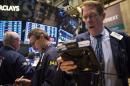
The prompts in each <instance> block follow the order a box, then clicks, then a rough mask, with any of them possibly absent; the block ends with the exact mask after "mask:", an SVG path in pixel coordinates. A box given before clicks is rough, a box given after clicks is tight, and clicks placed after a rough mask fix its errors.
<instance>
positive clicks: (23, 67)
mask: <svg viewBox="0 0 130 86" xmlns="http://www.w3.org/2000/svg"><path fill="white" fill-rule="evenodd" d="M11 41H12V42H11ZM3 44H4V45H3V47H1V48H0V57H2V58H3V59H2V62H1V66H0V85H5V84H13V83H14V81H15V79H16V78H19V77H21V76H23V75H24V76H26V75H25V74H30V75H28V77H29V76H31V69H32V68H31V67H29V66H27V62H26V60H25V58H24V56H22V55H21V54H19V53H18V52H17V51H16V50H17V49H18V48H19V38H18V35H17V34H16V33H14V32H7V33H5V38H4V41H3ZM29 68H30V69H29ZM32 72H33V71H32Z"/></svg>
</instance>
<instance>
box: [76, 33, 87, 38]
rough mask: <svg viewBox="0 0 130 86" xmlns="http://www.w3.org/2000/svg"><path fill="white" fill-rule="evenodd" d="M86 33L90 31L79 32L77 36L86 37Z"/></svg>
mask: <svg viewBox="0 0 130 86" xmlns="http://www.w3.org/2000/svg"><path fill="white" fill-rule="evenodd" d="M86 35H88V32H84V33H81V34H78V35H77V36H76V38H77V37H84V36H86Z"/></svg>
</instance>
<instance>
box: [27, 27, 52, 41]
mask: <svg viewBox="0 0 130 86" xmlns="http://www.w3.org/2000/svg"><path fill="white" fill-rule="evenodd" d="M41 34H43V36H44V38H45V39H47V40H49V39H50V37H49V36H48V34H47V33H46V32H45V31H44V30H42V29H40V28H35V29H33V30H31V31H30V32H29V33H28V38H30V37H31V36H35V37H36V39H39V38H40V36H41Z"/></svg>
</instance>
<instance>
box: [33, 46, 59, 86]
mask: <svg viewBox="0 0 130 86" xmlns="http://www.w3.org/2000/svg"><path fill="white" fill-rule="evenodd" d="M57 57H58V53H57V49H56V47H54V46H53V45H50V46H49V47H48V48H47V49H46V50H45V52H44V56H43V59H42V62H41V64H40V65H38V67H37V69H36V71H35V73H34V76H33V79H32V84H31V86H53V83H54V82H53V79H54V77H55V74H56V68H57V66H56V65H57V63H56V58H57Z"/></svg>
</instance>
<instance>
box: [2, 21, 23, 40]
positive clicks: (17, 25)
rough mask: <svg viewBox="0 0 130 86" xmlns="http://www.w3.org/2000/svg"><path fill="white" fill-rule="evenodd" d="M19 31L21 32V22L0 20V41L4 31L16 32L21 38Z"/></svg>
mask: <svg viewBox="0 0 130 86" xmlns="http://www.w3.org/2000/svg"><path fill="white" fill-rule="evenodd" d="M21 30H22V21H7V20H0V41H3V36H4V33H5V32H6V31H14V32H17V33H18V34H19V35H20V38H21Z"/></svg>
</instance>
